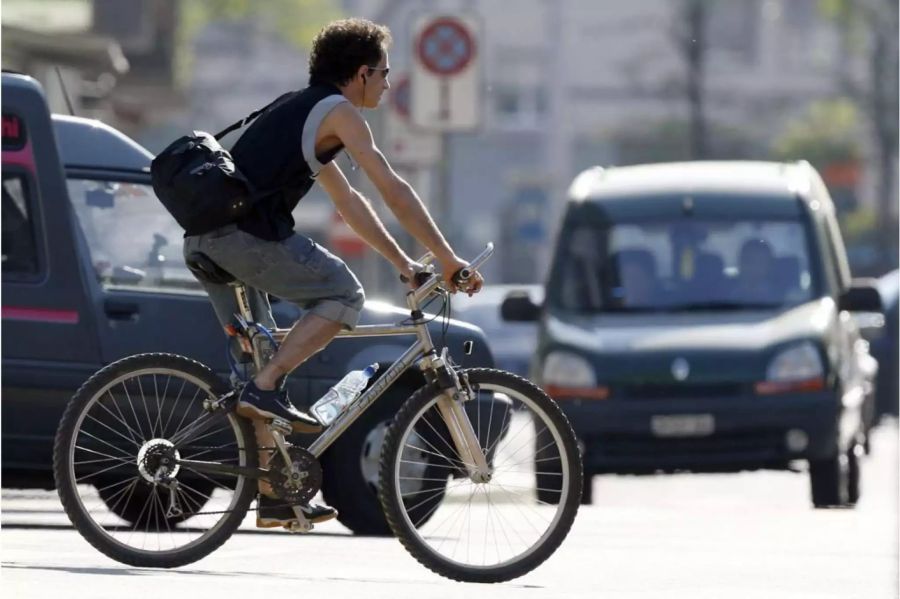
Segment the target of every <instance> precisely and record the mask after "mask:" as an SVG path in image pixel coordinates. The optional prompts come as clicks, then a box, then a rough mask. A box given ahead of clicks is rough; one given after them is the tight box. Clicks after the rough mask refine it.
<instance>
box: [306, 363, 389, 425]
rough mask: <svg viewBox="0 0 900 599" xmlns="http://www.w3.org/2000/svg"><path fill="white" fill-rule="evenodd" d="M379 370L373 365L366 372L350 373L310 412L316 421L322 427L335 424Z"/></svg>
mask: <svg viewBox="0 0 900 599" xmlns="http://www.w3.org/2000/svg"><path fill="white" fill-rule="evenodd" d="M377 370H378V364H372V365H371V366H368V367H366V368H365V369H364V370H354V371H353V372H348V373H347V375H346V376H344V378H342V379H341V380H340V381H338V383H337V384H336V385H335V386H334V387H332V388H331V389H329V390H328V393H326V394H325V395H323V396H322V398H321V399H319V401H317V402H316V403H314V404H313V407H312V409H311V410H310V411H311V412H312V414H313V416H315V417H316V420H318V421H319V422H321V423H322V426H328V425H329V424H331V423H332V422H334V419H335V418H337V417H338V416H339V415H340V413H341V412H343V411H344V408H346V407H347V406H348V405H350V403H351V402H352V401H353V400H354V399H356V398H357V397H359V395H360V393H362V391H363V389H365V388H366V385H367V384H368V383H369V379H370V378H372V377H373V376H374V375H375V372H376V371H377Z"/></svg>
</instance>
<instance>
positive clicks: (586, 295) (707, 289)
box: [558, 217, 815, 311]
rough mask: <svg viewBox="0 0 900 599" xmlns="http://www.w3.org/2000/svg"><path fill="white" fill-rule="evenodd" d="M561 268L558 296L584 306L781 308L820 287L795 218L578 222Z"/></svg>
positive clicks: (574, 306) (561, 301) (572, 304)
mask: <svg viewBox="0 0 900 599" xmlns="http://www.w3.org/2000/svg"><path fill="white" fill-rule="evenodd" d="M561 268H562V270H563V274H562V277H561V280H560V281H559V284H558V287H559V294H558V303H559V304H560V305H561V306H562V307H564V308H567V309H573V310H579V311H594V310H603V311H623V310H624V311H628V310H676V311H677V310H691V309H740V308H766V307H779V306H784V305H794V304H798V303H801V302H804V301H808V300H809V299H811V298H812V297H813V294H814V291H815V286H814V280H813V274H812V272H811V270H810V262H809V251H808V240H807V235H806V227H805V226H804V224H803V223H802V222H800V221H792V220H750V219H743V220H702V219H697V218H693V217H685V218H681V219H672V220H654V221H642V222H622V223H616V224H612V225H608V226H602V227H601V226H590V225H581V226H579V227H577V228H575V229H574V230H573V231H572V232H571V234H570V235H569V236H568V245H567V247H564V249H563V257H562V260H561Z"/></svg>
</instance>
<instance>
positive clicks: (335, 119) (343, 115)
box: [323, 102, 366, 128]
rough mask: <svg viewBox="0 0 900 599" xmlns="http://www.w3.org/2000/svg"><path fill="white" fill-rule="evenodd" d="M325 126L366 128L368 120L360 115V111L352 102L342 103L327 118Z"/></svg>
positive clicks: (324, 122)
mask: <svg viewBox="0 0 900 599" xmlns="http://www.w3.org/2000/svg"><path fill="white" fill-rule="evenodd" d="M323 124H326V125H331V126H332V127H335V128H337V127H359V126H365V125H366V120H365V119H364V118H363V116H362V115H361V114H360V113H359V110H358V109H357V108H356V107H355V106H354V105H353V104H351V103H350V102H341V103H340V104H338V105H337V106H335V107H334V109H333V110H331V111H330V112H329V113H328V116H327V117H325V120H324V121H323Z"/></svg>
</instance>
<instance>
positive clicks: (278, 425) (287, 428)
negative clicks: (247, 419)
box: [267, 417, 294, 435]
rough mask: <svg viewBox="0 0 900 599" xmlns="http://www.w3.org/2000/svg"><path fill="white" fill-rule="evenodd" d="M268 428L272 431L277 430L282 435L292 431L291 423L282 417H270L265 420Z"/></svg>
mask: <svg viewBox="0 0 900 599" xmlns="http://www.w3.org/2000/svg"><path fill="white" fill-rule="evenodd" d="M267 424H268V425H269V428H270V429H272V430H273V431H276V432H279V433H281V434H282V435H290V434H291V433H292V432H294V428H293V427H292V426H291V423H290V422H289V421H288V420H285V419H284V418H277V417H276V418H272V419H271V420H269V421H268V422H267Z"/></svg>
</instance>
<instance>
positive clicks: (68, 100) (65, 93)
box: [56, 65, 76, 116]
mask: <svg viewBox="0 0 900 599" xmlns="http://www.w3.org/2000/svg"><path fill="white" fill-rule="evenodd" d="M56 76H57V77H59V87H60V88H62V93H63V98H65V100H66V106H68V107H69V114H70V115H72V116H76V114H75V108H74V107H73V106H72V98H70V97H69V90H67V89H66V82H65V81H64V80H63V76H62V71H60V70H59V65H56Z"/></svg>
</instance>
